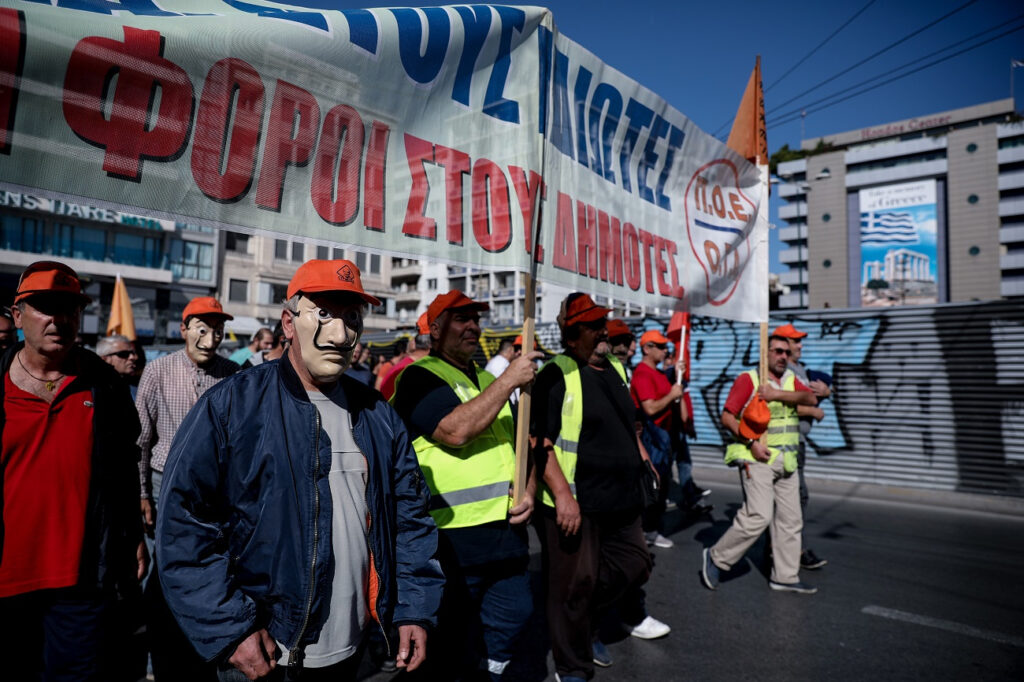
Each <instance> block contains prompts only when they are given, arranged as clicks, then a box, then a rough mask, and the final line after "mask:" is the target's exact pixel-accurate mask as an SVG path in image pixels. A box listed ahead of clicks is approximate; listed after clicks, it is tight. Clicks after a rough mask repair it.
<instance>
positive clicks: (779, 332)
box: [772, 322, 807, 339]
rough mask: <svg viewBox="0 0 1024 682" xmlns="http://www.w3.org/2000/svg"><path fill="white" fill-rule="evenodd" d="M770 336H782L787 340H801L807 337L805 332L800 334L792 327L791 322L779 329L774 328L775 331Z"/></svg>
mask: <svg viewBox="0 0 1024 682" xmlns="http://www.w3.org/2000/svg"><path fill="white" fill-rule="evenodd" d="M772 336H782V337H785V338H787V339H802V338H804V337H805V336H807V332H802V331H800V330H798V329H797V328H796V327H794V326H793V323H792V322H787V323H786V324H784V325H782V326H781V327H776V328H775V331H773V332H772Z"/></svg>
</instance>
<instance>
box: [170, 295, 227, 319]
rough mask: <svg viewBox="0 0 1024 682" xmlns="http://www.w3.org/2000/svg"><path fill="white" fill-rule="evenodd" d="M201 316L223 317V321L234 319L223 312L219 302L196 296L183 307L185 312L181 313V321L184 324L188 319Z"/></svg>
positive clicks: (211, 297) (210, 297)
mask: <svg viewBox="0 0 1024 682" xmlns="http://www.w3.org/2000/svg"><path fill="white" fill-rule="evenodd" d="M203 315H214V316H217V317H223V318H224V319H225V320H233V319H235V318H234V317H233V316H231V315H228V314H227V313H226V312H224V308H222V307H221V305H220V301H218V300H217V299H215V298H214V297H213V296H198V297H196V298H193V299H192V300H191V301H189V302H188V305H186V306H185V310H184V311H183V312H182V313H181V321H182V322H185V321H186V320H187V319H188V318H190V317H193V316H194V317H201V316H203Z"/></svg>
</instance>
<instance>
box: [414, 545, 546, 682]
mask: <svg viewBox="0 0 1024 682" xmlns="http://www.w3.org/2000/svg"><path fill="white" fill-rule="evenodd" d="M528 562H529V557H522V558H516V559H506V560H504V561H500V562H493V563H488V564H483V565H480V566H468V567H463V566H460V565H459V563H458V562H457V561H456V560H455V558H454V556H453V555H448V554H447V553H446V552H444V551H443V550H442V553H441V567H442V569H444V575H445V588H444V597H443V598H442V601H441V609H440V613H439V614H438V627H437V630H436V631H435V632H434V633H433V634H432V637H433V639H432V640H431V641H430V645H429V646H428V649H427V651H428V652H430V653H429V655H428V656H427V661H426V664H425V668H424V671H423V674H421V675H420V676H419V677H418V678H417V679H423V680H428V679H429V680H450V681H453V680H475V679H492V680H499V679H501V676H502V674H503V673H504V670H505V667H506V666H507V665H508V664H509V662H511V660H512V654H513V651H514V648H515V644H516V641H517V639H518V638H519V635H520V634H521V633H522V632H523V629H524V628H525V627H526V623H527V621H529V619H530V616H531V615H532V613H533V597H532V595H531V591H530V577H529V574H528V573H527V565H528ZM481 659H483V661H481ZM481 662H482V665H481ZM484 670H486V671H487V672H484Z"/></svg>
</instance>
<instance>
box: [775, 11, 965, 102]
mask: <svg viewBox="0 0 1024 682" xmlns="http://www.w3.org/2000/svg"><path fill="white" fill-rule="evenodd" d="M977 1H978V0H967V2H965V3H964V4H962V5H960V6H959V7H957V8H955V9H952V10H950V11H949V12H946V13H945V14H943V15H942V16H941V17H939V18H938V19H935V20H933V21H930V22H928V23H927V24H925V25H924V26H922V27H921V28H919V29H917V30H915V31H911V32H910V33H908V34H907V35H905V36H903V37H902V38H900V39H899V40H897V41H896V42H893V43H890V44H889V45H886V46H885V47H883V48H882V49H881V50H878V51H877V52H874V53H873V54H870V55H868V56H867V57H865V58H864V59H862V60H860V61H859V62H857V63H856V64H853V65H851V66H848V67H846V68H845V69H843V70H842V71H840V72H839V73H837V74H835V75H834V76H830V77H829V78H826V79H825V80H823V81H821V82H820V83H817V84H815V85H812V86H811V87H809V88H807V89H806V90H804V91H803V92H801V93H799V94H797V95H794V96H793V97H790V98H789V99H787V100H786V101H785V102H782V103H781V104H777V105H776V106H774V107H772V108H771V109H770V110H768V112H767V113H769V114H770V113H772V111H778V110H779V109H781V108H782V107H784V106H786V105H787V104H790V103H791V102H793V101H795V100H798V99H800V98H801V97H803V96H804V95H807V94H810V93H812V92H814V91H815V90H817V89H818V88H820V87H822V86H823V85H828V84H829V83H831V82H832V81H834V80H835V79H837V78H839V77H840V76H844V75H846V74H848V73H849V72H850V71H853V70H854V69H856V68H858V67H860V66H863V65H864V64H867V63H868V62H869V61H871V60H872V59H874V58H875V57H879V56H881V55H883V54H885V53H886V52H888V51H889V50H891V49H893V48H894V47H897V46H899V45H902V44H903V43H905V42H907V41H908V40H910V39H911V38H913V37H915V36H917V35H919V34H921V33H923V32H924V31H927V30H928V29H930V28H931V27H933V26H935V25H936V24H939V23H941V22H943V21H945V20H946V19H949V18H950V17H951V16H953V15H954V14H956V13H957V12H960V11H962V10H964V9H966V8H967V7H969V6H971V5H973V4H974V3H975V2H977Z"/></svg>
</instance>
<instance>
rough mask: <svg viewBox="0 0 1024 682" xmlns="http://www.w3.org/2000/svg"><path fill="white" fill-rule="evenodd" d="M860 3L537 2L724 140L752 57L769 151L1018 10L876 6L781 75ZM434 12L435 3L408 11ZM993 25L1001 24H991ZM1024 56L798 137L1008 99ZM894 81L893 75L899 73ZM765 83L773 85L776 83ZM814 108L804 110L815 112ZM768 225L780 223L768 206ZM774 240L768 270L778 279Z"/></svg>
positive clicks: (1005, 53)
mask: <svg viewBox="0 0 1024 682" xmlns="http://www.w3.org/2000/svg"><path fill="white" fill-rule="evenodd" d="M868 3H869V0H846V1H839V2H831V3H829V2H820V1H818V2H807V1H806V0H772V1H765V0H761V1H759V2H749V1H747V0H730V1H727V2H723V1H722V0H715V1H711V2H690V1H685V0H674V1H662V2H644V1H643V0H640V1H637V2H632V3H624V2H611V1H609V0H575V1H571V2H570V1H565V2H548V3H539V4H543V5H544V6H547V7H549V8H550V9H551V11H552V13H553V15H554V19H555V24H556V26H557V27H558V29H559V31H561V32H562V33H564V34H565V35H566V36H568V37H569V38H571V39H572V40H574V41H575V42H577V43H579V44H581V45H583V46H584V47H586V48H587V49H588V50H590V51H591V52H593V53H594V54H596V55H597V56H598V57H600V58H601V59H602V60H603V61H604V62H606V63H608V64H610V65H611V66H614V67H615V68H616V69H618V70H620V71H622V72H623V73H625V74H626V75H628V76H630V77H631V78H633V79H635V80H637V81H639V82H640V83H642V84H643V85H645V86H646V87H648V88H650V89H651V90H653V91H654V92H656V93H658V94H659V95H660V96H661V97H663V98H664V99H665V100H666V101H668V102H669V103H670V104H672V105H673V106H674V107H676V108H677V109H679V110H680V111H681V112H683V113H684V114H685V115H686V116H687V117H689V118H690V119H691V120H693V121H694V122H695V123H696V124H697V125H698V126H699V127H700V128H701V129H703V130H705V131H706V132H708V133H712V134H714V133H716V131H718V130H719V128H722V130H723V132H722V133H721V135H722V136H723V138H724V136H726V135H728V126H727V125H726V124H727V123H728V122H729V120H730V119H731V117H732V116H733V114H735V112H736V107H737V106H738V105H739V101H740V98H741V96H742V94H743V88H744V87H745V86H746V82H747V79H748V78H749V76H750V72H751V70H752V69H753V67H754V59H755V57H756V56H757V55H758V54H760V55H761V64H762V72H763V80H764V85H765V88H769V89H768V90H767V91H766V94H765V107H766V110H767V112H768V115H767V119H768V125H769V128H768V149H769V152H773V151H775V150H776V149H778V148H779V147H781V146H782V145H783V144H789V146H790V147H791V148H793V147H799V145H800V139H801V131H800V120H799V116H798V115H797V116H795V117H793V120H791V121H790V122H788V123H781V124H778V125H773V118H775V119H776V120H777V119H778V117H779V115H780V114H784V113H786V112H789V111H793V110H796V111H799V110H800V108H801V106H802V105H805V104H809V103H810V101H811V100H815V99H819V98H821V97H824V96H826V95H830V94H832V93H834V92H836V91H838V90H841V89H843V88H846V87H849V86H852V85H854V84H857V83H859V82H861V81H864V80H867V79H869V78H872V77H874V76H878V75H883V74H893V72H894V70H895V69H898V68H899V67H901V66H903V65H904V64H907V63H908V62H911V61H913V60H915V59H919V58H922V57H924V56H925V55H928V54H930V53H932V52H935V51H938V50H941V49H943V48H947V47H949V46H951V45H953V44H955V43H958V42H959V41H963V40H965V39H968V38H970V37H971V36H974V35H975V34H978V33H981V32H983V31H986V30H987V29H993V30H992V31H990V32H987V33H984V34H983V35H980V36H978V37H977V38H974V39H973V40H969V41H968V42H965V43H964V44H962V45H959V46H957V47H954V48H952V49H950V50H948V51H946V52H941V53H939V54H936V55H935V56H934V57H932V58H930V59H927V60H925V61H923V62H920V63H919V64H917V65H915V66H920V65H922V64H924V63H926V62H930V61H933V60H935V59H939V58H942V57H944V56H947V55H949V54H951V53H952V52H956V51H958V50H962V49H964V48H967V47H969V46H971V45H974V44H976V43H979V42H983V41H985V40H988V39H991V38H995V37H996V36H998V35H999V34H1000V33H1003V32H1004V31H1006V30H1008V29H1012V28H1016V27H1017V26H1021V27H1024V4H1022V3H1020V2H1019V1H1018V2H1012V1H1008V0H973V2H972V1H971V0H929V1H928V2H924V1H923V0H875V1H874V2H873V3H871V4H870V6H868V7H867V9H865V10H864V11H863V12H862V13H861V14H860V15H859V16H857V18H856V19H854V20H853V21H852V22H851V23H850V24H849V25H848V26H847V27H846V28H844V29H843V30H842V31H841V32H840V33H838V35H836V36H835V37H834V38H832V39H831V40H830V41H829V42H828V43H827V44H826V45H824V46H823V47H821V48H820V49H819V50H818V51H817V52H816V53H815V54H814V55H813V56H811V57H810V58H809V59H807V60H806V61H805V62H804V63H803V64H801V65H800V66H799V67H798V68H797V69H795V70H794V71H793V72H792V73H790V74H789V75H787V76H786V77H785V78H783V79H782V80H780V81H779V82H778V83H777V84H775V83H776V81H777V80H779V78H780V77H781V76H783V75H784V74H785V72H786V71H787V70H789V69H790V67H792V66H794V65H795V64H796V63H797V62H798V61H799V60H801V59H802V58H803V57H804V56H806V55H807V54H808V53H809V52H810V51H811V50H812V49H813V48H815V47H817V46H818V44H819V43H821V42H822V41H823V40H824V39H825V38H826V37H827V36H828V35H829V34H831V33H832V32H833V31H835V30H836V29H838V28H839V27H840V26H841V25H842V24H843V23H845V22H846V21H847V20H848V19H850V18H851V17H853V16H854V14H856V13H857V12H858V11H859V10H861V9H862V8H864V7H865V5H868ZM289 4H294V5H306V6H309V7H332V8H348V7H375V6H395V5H396V4H402V3H375V2H358V1H355V2H353V1H350V0H291V2H290V3H289ZM406 4H408V5H435V4H444V3H406ZM964 5H966V7H963V8H962V9H960V10H959V11H957V12H955V13H954V14H952V16H950V17H949V18H947V19H945V20H943V21H941V22H939V23H937V24H936V25H935V26H933V27H931V28H928V29H926V30H924V31H922V32H921V33H919V34H918V35H916V36H914V37H912V38H910V39H909V40H906V41H905V42H903V43H902V44H900V45H897V46H896V47H893V48H892V49H890V50H888V51H886V52H885V53H884V54H881V55H880V56H878V57H875V58H874V59H872V60H870V61H868V62H867V63H865V64H864V65H862V66H859V67H857V68H855V69H853V70H851V71H850V72H849V73H847V74H845V75H842V76H840V77H839V78H837V79H836V80H834V81H832V82H831V83H829V84H827V85H824V86H822V87H820V88H818V89H816V90H814V91H813V92H811V93H809V94H807V95H804V96H802V97H800V98H798V99H796V100H795V101H793V102H791V103H789V104H784V103H785V102H786V100H789V99H790V98H792V97H794V96H796V95H799V94H800V93H801V92H802V91H804V90H807V89H809V88H812V87H813V86H816V85H817V84H819V83H820V82H821V81H824V80H825V79H827V78H831V77H832V76H835V75H836V74H838V73H839V72H841V71H843V70H844V69H846V68H847V67H850V66H853V65H854V64H856V63H857V62H859V61H861V60H863V59H864V58H866V57H868V56H870V55H872V54H873V53H875V52H877V51H879V50H882V49H883V48H886V47H888V46H889V45H891V44H892V43H895V42H896V41H899V40H900V39H902V38H904V37H905V36H907V35H908V34H910V33H912V32H914V31H916V30H918V29H921V28H922V27H924V26H925V25H927V24H929V23H931V22H933V21H935V20H937V19H939V18H940V17H942V16H943V15H946V14H947V13H950V12H953V11H954V10H956V9H957V8H960V7H962V6H964ZM997 27H998V28H997ZM1012 58H1017V59H1022V60H1024V30H1020V31H1016V32H1014V33H1010V34H1009V35H1005V36H1003V37H1000V38H997V39H994V40H992V41H991V42H988V43H987V44H985V45H983V46H981V47H978V48H977V49H974V50H971V51H968V52H965V53H964V54H962V55H959V56H957V57H953V58H951V59H949V60H947V61H944V62H942V63H940V64H938V65H935V66H931V67H929V68H926V69H924V70H921V71H919V72H917V73H916V74H913V75H911V76H908V77H907V78H903V79H901V80H898V81H895V82H893V83H891V84H888V85H884V86H882V87H879V88H877V89H874V90H872V91H870V92H868V93H866V94H862V95H859V96H856V97H853V98H851V99H848V100H846V101H845V102H842V103H839V104H837V105H836V106H832V107H830V108H826V109H823V110H821V111H813V110H810V111H809V113H808V115H807V117H806V119H805V133H804V134H805V137H806V138H813V137H818V136H821V135H826V134H831V133H837V132H842V131H846V130H855V129H858V128H863V127H866V126H870V125H876V124H880V123H888V122H890V121H897V120H901V119H905V118H911V117H914V116H920V115H923V114H930V113H936V112H940V111H945V110H948V109H956V108H959V107H965V106H970V105H972V104H978V103H980V102H988V101H992V100H997V99H1003V98H1006V97H1009V95H1010V60H1011V59H1012ZM897 73H900V72H897ZM1015 77H1016V90H1017V94H1018V96H1017V101H1018V102H1020V101H1021V99H1022V97H1021V95H1024V68H1020V69H1017V70H1016V71H1015ZM773 84H774V85H773ZM812 108H813V107H809V109H812ZM772 203H773V208H772V212H771V215H772V220H773V221H775V222H777V219H776V218H775V216H776V215H777V205H778V204H780V203H781V202H777V201H775V200H773V202H772ZM776 234H777V233H775V232H773V238H772V245H773V249H772V271H773V272H779V271H781V270H782V269H783V268H780V266H779V264H778V248H777V240H776Z"/></svg>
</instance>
